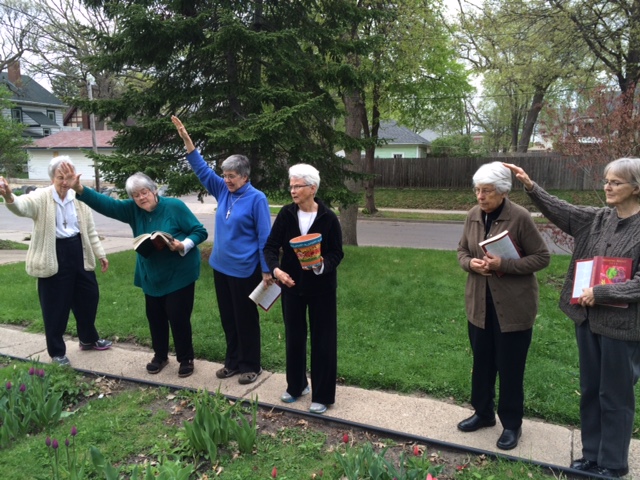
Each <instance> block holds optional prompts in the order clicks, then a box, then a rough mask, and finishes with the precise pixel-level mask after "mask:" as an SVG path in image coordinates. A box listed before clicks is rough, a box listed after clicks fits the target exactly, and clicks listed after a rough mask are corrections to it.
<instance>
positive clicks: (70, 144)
mask: <svg viewBox="0 0 640 480" xmlns="http://www.w3.org/2000/svg"><path fill="white" fill-rule="evenodd" d="M116 133H117V132H116V131H114V130H97V131H96V144H97V146H98V148H114V146H113V145H112V144H111V140H113V138H114V137H115V136H116ZM92 147H93V143H92V140H91V130H80V131H62V132H58V133H54V134H53V135H49V136H48V137H44V138H39V139H38V140H35V141H34V142H33V145H32V146H30V147H29V148H30V149H34V148H60V149H62V148H92Z"/></svg>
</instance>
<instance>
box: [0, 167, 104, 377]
mask: <svg viewBox="0 0 640 480" xmlns="http://www.w3.org/2000/svg"><path fill="white" fill-rule="evenodd" d="M64 166H66V167H67V169H68V170H69V171H73V172H75V170H74V167H73V163H72V162H71V159H70V158H69V157H67V156H58V157H55V158H53V159H52V160H51V162H50V163H49V177H50V178H51V185H50V186H49V187H47V188H38V189H36V190H34V191H33V192H31V193H30V194H28V195H20V196H15V195H13V194H12V192H11V188H10V187H9V185H8V184H7V182H6V181H5V180H4V178H2V177H0V195H2V197H3V198H4V201H5V203H6V205H7V209H8V210H9V211H10V212H12V213H14V214H16V215H18V216H20V217H28V218H31V219H32V220H33V232H32V234H31V242H30V244H29V251H28V252H27V260H26V264H25V266H26V270H27V273H28V274H29V275H31V276H32V277H36V278H37V279H38V298H39V299H40V307H41V308H42V319H43V321H44V332H45V337H46V340H47V352H48V353H49V355H50V356H51V359H52V360H53V362H54V363H57V364H59V365H69V364H70V362H69V358H68V357H67V355H66V351H67V348H66V345H65V343H64V338H63V335H64V332H65V330H66V329H67V323H68V321H69V313H70V312H73V316H74V317H75V318H76V324H77V329H78V337H79V339H80V349H81V350H106V349H108V348H109V347H111V341H109V340H104V339H101V338H100V337H99V336H98V332H97V330H96V327H95V323H96V314H97V312H98V301H99V298H100V291H99V288H98V282H97V280H96V275H95V268H96V259H98V261H99V262H100V264H101V266H102V272H103V273H104V272H106V271H107V269H108V268H109V261H108V260H107V256H106V254H105V252H104V249H103V248H102V243H101V242H100V238H99V237H98V232H96V229H95V224H94V223H93V215H92V214H91V210H90V209H89V208H87V206H86V205H83V204H82V203H79V202H78V201H77V200H76V196H75V192H74V191H69V190H70V188H69V183H68V182H67V179H66V177H65V175H64V173H63V171H62V167H64Z"/></svg>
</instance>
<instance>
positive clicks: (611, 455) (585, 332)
mask: <svg viewBox="0 0 640 480" xmlns="http://www.w3.org/2000/svg"><path fill="white" fill-rule="evenodd" d="M576 339H577V341H578V354H579V357H580V394H581V395H580V427H581V430H582V455H583V457H584V458H586V459H587V460H591V461H595V462H598V465H600V466H601V467H606V468H615V469H622V468H627V467H628V466H629V463H628V461H629V443H630V442H631V434H632V433H633V419H634V416H635V393H634V385H635V384H636V383H637V382H638V378H639V377H640V342H630V341H624V340H614V339H613V338H608V337H604V336H602V335H597V334H594V333H592V332H591V329H590V327H589V322H588V321H586V322H583V323H582V324H581V325H580V326H576Z"/></svg>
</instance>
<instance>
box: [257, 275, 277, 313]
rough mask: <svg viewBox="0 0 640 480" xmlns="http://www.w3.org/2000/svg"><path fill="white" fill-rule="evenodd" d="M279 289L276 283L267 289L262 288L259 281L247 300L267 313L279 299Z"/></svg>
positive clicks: (262, 284) (262, 285)
mask: <svg viewBox="0 0 640 480" xmlns="http://www.w3.org/2000/svg"><path fill="white" fill-rule="evenodd" d="M280 292H281V288H280V285H278V284H277V283H276V282H274V283H272V284H271V285H269V286H268V287H265V286H264V283H263V282H262V281H261V282H260V283H259V284H258V286H257V287H256V288H255V289H254V290H253V292H251V294H250V295H249V298H250V299H251V300H253V301H254V302H255V304H256V305H258V306H259V307H260V308H262V309H263V310H264V311H265V312H268V311H269V309H270V308H271V307H272V306H273V304H274V303H275V302H276V300H277V299H278V297H280Z"/></svg>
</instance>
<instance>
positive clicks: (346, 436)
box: [342, 433, 349, 443]
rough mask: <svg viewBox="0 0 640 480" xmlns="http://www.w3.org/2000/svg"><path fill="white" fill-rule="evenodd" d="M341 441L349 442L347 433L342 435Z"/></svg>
mask: <svg viewBox="0 0 640 480" xmlns="http://www.w3.org/2000/svg"><path fill="white" fill-rule="evenodd" d="M342 443H349V435H348V434H346V433H345V434H344V435H342Z"/></svg>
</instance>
